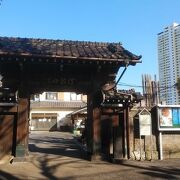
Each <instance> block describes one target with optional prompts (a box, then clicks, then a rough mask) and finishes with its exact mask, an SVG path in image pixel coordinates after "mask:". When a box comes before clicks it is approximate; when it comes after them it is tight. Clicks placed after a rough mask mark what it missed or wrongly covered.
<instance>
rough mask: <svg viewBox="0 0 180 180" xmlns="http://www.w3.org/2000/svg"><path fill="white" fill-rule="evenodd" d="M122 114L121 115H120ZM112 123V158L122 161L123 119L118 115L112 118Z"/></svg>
mask: <svg viewBox="0 0 180 180" xmlns="http://www.w3.org/2000/svg"><path fill="white" fill-rule="evenodd" d="M121 114H122V113H121ZM112 121H113V158H114V159H123V155H124V149H123V145H124V143H123V118H121V116H120V115H119V114H116V115H114V116H112Z"/></svg>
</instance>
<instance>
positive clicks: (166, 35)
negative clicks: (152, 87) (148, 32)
mask: <svg viewBox="0 0 180 180" xmlns="http://www.w3.org/2000/svg"><path fill="white" fill-rule="evenodd" d="M158 66H159V83H160V100H161V102H165V103H166V104H169V105H171V104H180V94H178V91H177V88H176V83H177V79H178V78H179V77H180V25H179V24H177V23H173V24H172V25H170V26H168V27H165V28H164V30H163V31H162V32H160V33H159V34H158Z"/></svg>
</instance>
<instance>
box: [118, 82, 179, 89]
mask: <svg viewBox="0 0 180 180" xmlns="http://www.w3.org/2000/svg"><path fill="white" fill-rule="evenodd" d="M118 85H119V86H127V87H134V88H136V87H137V88H143V87H145V86H142V85H135V84H127V83H123V82H121V83H118ZM176 85H177V83H175V84H173V85H172V86H158V88H159V89H161V90H165V89H170V88H174V87H176ZM146 87H148V85H147V86H146Z"/></svg>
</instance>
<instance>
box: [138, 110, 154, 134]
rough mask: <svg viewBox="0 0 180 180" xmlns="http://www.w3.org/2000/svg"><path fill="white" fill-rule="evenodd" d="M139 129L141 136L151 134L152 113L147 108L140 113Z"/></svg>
mask: <svg viewBox="0 0 180 180" xmlns="http://www.w3.org/2000/svg"><path fill="white" fill-rule="evenodd" d="M139 129H140V136H145V135H151V113H150V112H149V111H148V110H147V109H145V108H144V109H143V110H142V111H141V112H140V113H139Z"/></svg>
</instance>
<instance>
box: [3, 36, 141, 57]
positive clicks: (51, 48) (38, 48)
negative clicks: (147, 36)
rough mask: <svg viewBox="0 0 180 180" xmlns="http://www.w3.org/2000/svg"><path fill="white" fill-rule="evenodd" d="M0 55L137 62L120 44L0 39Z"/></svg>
mask: <svg viewBox="0 0 180 180" xmlns="http://www.w3.org/2000/svg"><path fill="white" fill-rule="evenodd" d="M0 55H26V56H39V57H56V58H72V59H73V58H78V59H81V58H82V59H87V58H91V59H96V58H99V59H103V60H106V59H107V60H109V59H110V60H117V59H128V60H139V59H140V58H141V56H136V55H134V54H133V53H131V52H129V51H128V50H126V49H124V48H123V46H122V45H121V44H120V43H103V42H87V41H68V40H50V39H32V38H13V37H11V38H9V37H0Z"/></svg>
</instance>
